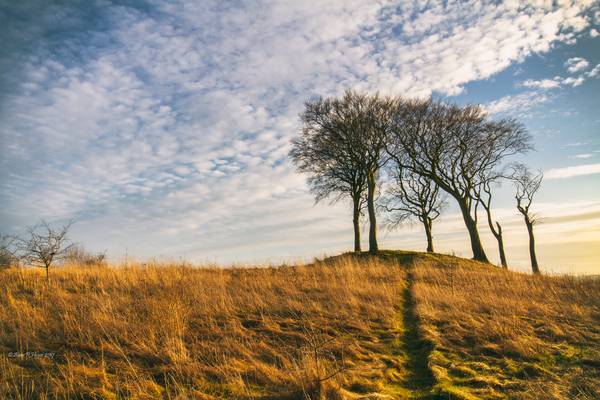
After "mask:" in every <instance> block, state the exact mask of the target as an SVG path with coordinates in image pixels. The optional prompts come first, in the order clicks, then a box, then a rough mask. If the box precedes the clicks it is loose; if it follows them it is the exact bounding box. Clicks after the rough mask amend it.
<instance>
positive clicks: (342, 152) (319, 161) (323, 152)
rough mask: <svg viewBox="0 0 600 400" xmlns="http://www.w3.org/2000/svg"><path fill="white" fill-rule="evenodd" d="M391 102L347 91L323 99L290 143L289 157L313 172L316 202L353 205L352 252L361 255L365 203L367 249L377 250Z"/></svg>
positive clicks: (309, 106)
mask: <svg viewBox="0 0 600 400" xmlns="http://www.w3.org/2000/svg"><path fill="white" fill-rule="evenodd" d="M393 111H394V107H393V100H392V99H390V98H383V97H380V96H378V95H374V96H369V95H362V94H358V93H355V92H352V91H347V92H346V93H345V94H344V96H342V97H341V98H326V99H323V98H319V99H316V100H313V101H308V102H306V103H305V109H304V112H303V113H302V114H301V115H300V118H301V121H302V124H303V128H302V130H301V132H300V137H299V138H297V139H295V140H294V141H293V142H292V150H291V151H290V157H291V159H292V161H293V162H294V163H295V164H296V166H297V168H298V170H299V171H300V172H307V173H310V174H311V176H310V177H309V179H308V184H309V186H310V188H311V191H312V192H313V193H314V194H315V198H316V200H317V201H320V200H322V199H324V198H327V197H332V196H333V200H334V201H336V200H339V199H341V198H344V197H347V196H348V197H350V198H351V199H352V204H353V224H354V249H355V251H360V227H359V216H360V213H361V209H362V206H363V203H364V202H366V204H367V209H368V214H369V251H371V252H376V251H377V249H378V245H377V221H376V214H375V196H376V190H377V177H378V171H379V169H380V168H381V167H382V166H383V165H384V164H385V160H386V159H385V158H384V151H383V150H384V148H385V143H386V140H387V137H388V135H389V132H390V128H391V121H392V115H393Z"/></svg>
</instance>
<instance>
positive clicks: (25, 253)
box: [17, 220, 73, 279]
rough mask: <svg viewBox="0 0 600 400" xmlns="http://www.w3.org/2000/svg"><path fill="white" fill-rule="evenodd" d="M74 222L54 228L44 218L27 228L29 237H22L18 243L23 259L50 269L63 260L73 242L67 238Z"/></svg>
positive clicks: (47, 277)
mask: <svg viewBox="0 0 600 400" xmlns="http://www.w3.org/2000/svg"><path fill="white" fill-rule="evenodd" d="M71 225H72V222H69V223H67V224H65V225H62V226H60V227H57V228H54V227H52V226H50V225H49V224H48V223H47V222H46V221H44V220H42V221H41V223H40V224H39V225H36V226H32V227H29V228H27V234H28V238H26V239H20V240H19V242H18V245H17V248H18V251H19V252H20V255H21V259H23V261H25V262H26V263H28V264H30V265H32V266H35V267H41V268H44V269H45V270H46V279H49V274H48V270H49V269H50V267H51V266H52V265H53V264H54V263H55V262H56V261H59V260H62V259H63V258H64V257H65V256H66V255H67V254H68V252H69V250H70V249H71V248H72V246H73V244H72V243H71V242H70V240H69V239H68V238H67V233H68V231H69V228H70V227H71Z"/></svg>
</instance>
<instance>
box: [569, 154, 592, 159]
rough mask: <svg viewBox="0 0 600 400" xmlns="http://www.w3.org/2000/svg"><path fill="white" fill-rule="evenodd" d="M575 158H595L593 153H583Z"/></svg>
mask: <svg viewBox="0 0 600 400" xmlns="http://www.w3.org/2000/svg"><path fill="white" fill-rule="evenodd" d="M573 157H575V158H591V157H594V154H593V153H582V154H575V155H574V156H573Z"/></svg>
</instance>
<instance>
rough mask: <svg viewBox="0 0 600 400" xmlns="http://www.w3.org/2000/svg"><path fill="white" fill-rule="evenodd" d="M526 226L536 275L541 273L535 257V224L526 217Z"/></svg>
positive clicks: (532, 265) (532, 267)
mask: <svg viewBox="0 0 600 400" xmlns="http://www.w3.org/2000/svg"><path fill="white" fill-rule="evenodd" d="M525 225H526V226H527V233H528V234H529V256H530V257H531V269H532V270H533V273H534V274H539V273H540V267H539V266H538V262H537V257H536V255H535V237H534V236H533V223H532V222H531V221H529V218H527V217H525Z"/></svg>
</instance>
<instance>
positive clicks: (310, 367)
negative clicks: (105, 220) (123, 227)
mask: <svg viewBox="0 0 600 400" xmlns="http://www.w3.org/2000/svg"><path fill="white" fill-rule="evenodd" d="M40 272H41V271H37V270H30V269H11V270H7V271H1V272H0V287H1V289H0V398H1V399H55V398H57V399H122V398H123V399H125V398H135V399H263V400H266V399H289V400H291V399H319V398H320V399H405V398H423V399H476V398H481V399H489V398H492V399H493V398H507V399H508V398H510V399H572V398H579V399H591V398H600V389H599V388H600V369H599V368H600V298H599V297H598V294H599V293H600V281H599V280H597V279H596V280H594V279H591V278H589V279H583V278H573V277H543V276H542V277H534V276H530V275H525V274H517V273H511V272H505V271H502V270H499V269H497V268H494V267H490V266H488V265H483V264H478V263H475V262H472V261H469V260H463V259H458V258H456V257H451V256H442V255H428V254H422V253H410V252H382V254H381V255H380V256H379V257H377V258H373V257H369V256H366V255H365V256H360V257H350V256H339V257H334V258H331V259H328V260H326V261H324V262H317V263H315V264H314V265H306V266H287V267H281V268H253V269H239V268H238V269H218V268H193V267H190V266H177V265H165V264H163V265H158V264H157V265H146V266H142V265H136V266H132V267H128V268H123V267H106V266H105V267H102V268H100V267H99V268H78V267H76V266H71V267H67V268H56V269H55V270H53V271H51V280H50V282H48V283H47V282H46V281H45V279H44V276H43V274H42V273H40ZM27 352H30V353H29V354H27ZM47 352H50V353H54V356H53V357H50V356H49V355H48V354H44V353H47Z"/></svg>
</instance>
